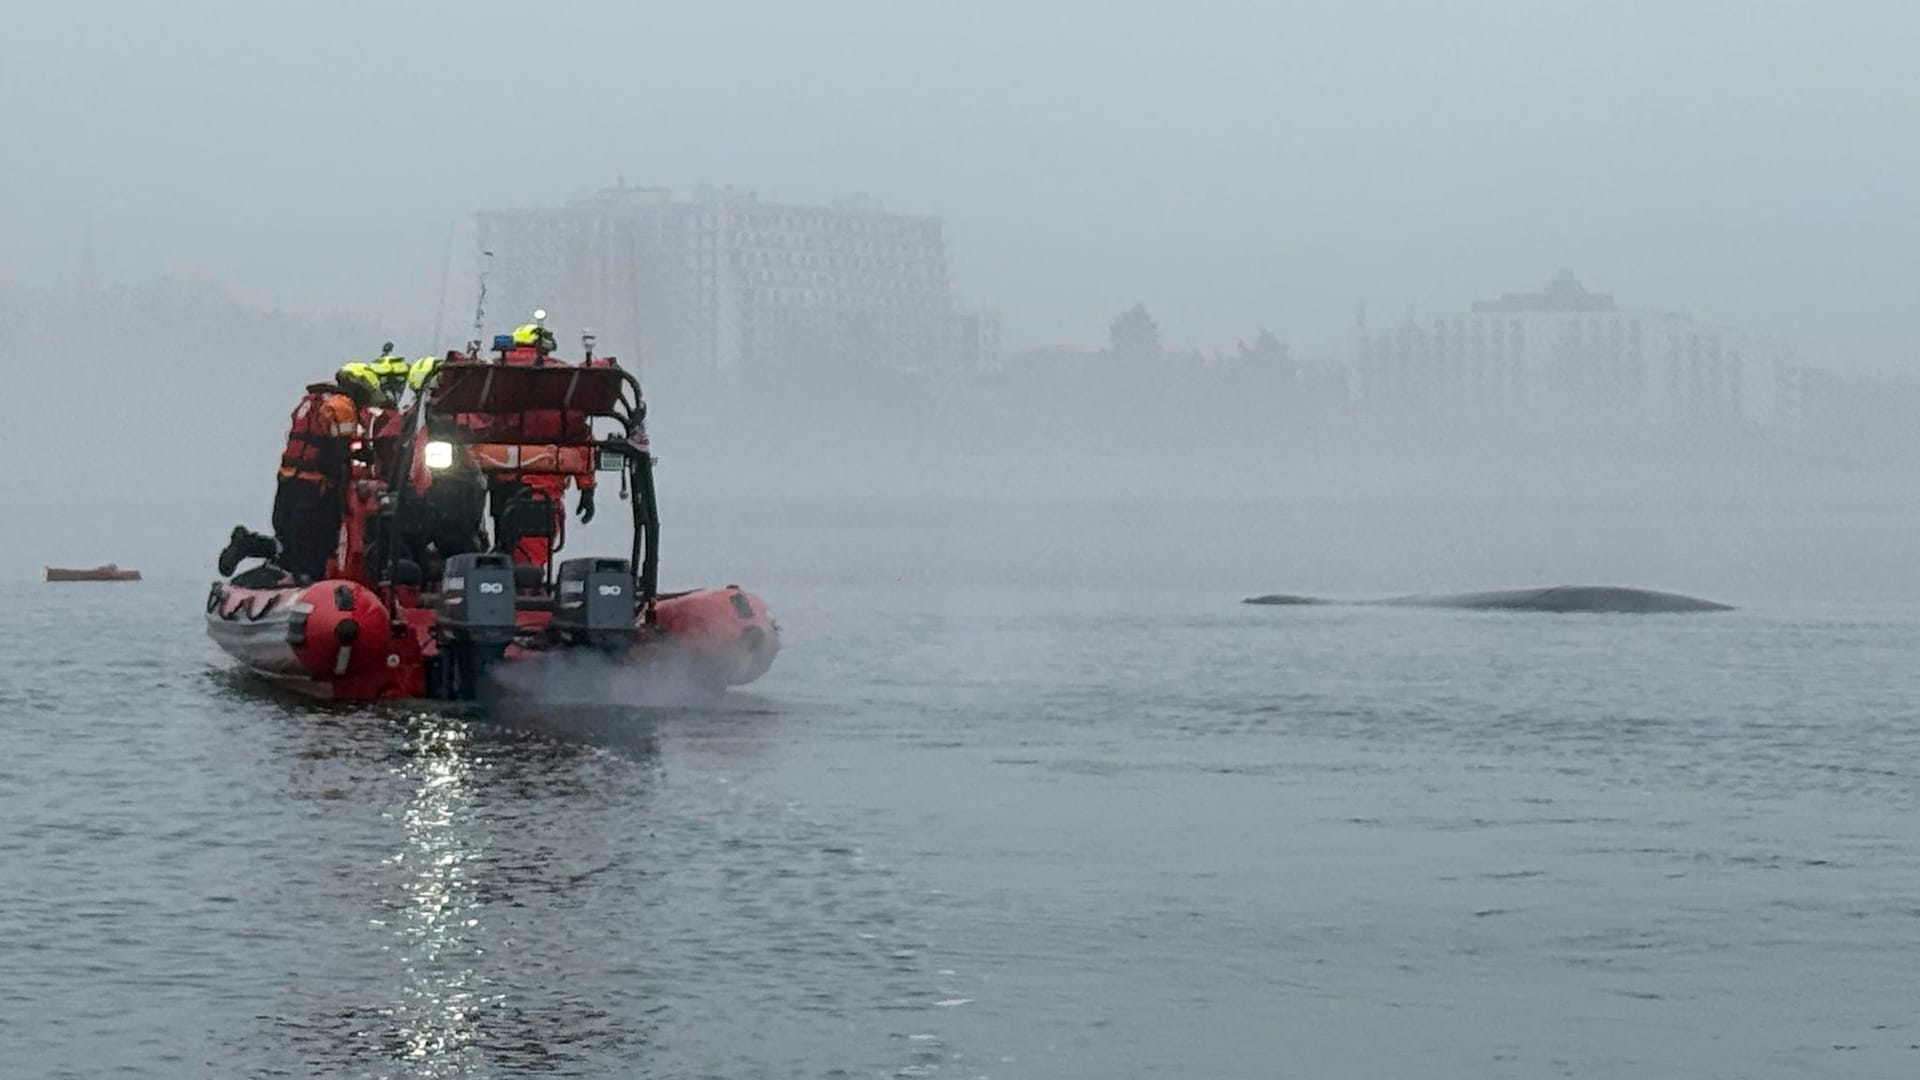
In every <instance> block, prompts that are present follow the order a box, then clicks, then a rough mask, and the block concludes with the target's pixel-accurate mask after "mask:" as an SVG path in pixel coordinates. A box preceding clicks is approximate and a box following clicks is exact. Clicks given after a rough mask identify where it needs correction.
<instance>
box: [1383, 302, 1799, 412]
mask: <svg viewBox="0 0 1920 1080" xmlns="http://www.w3.org/2000/svg"><path fill="white" fill-rule="evenodd" d="M1352 370H1353V377H1354V390H1355V396H1356V398H1357V399H1358V402H1359V404H1361V405H1362V406H1363V407H1366V408H1369V409H1372V410H1374V411H1377V412H1383V413H1388V414H1395V413H1400V414H1404V413H1408V412H1419V413H1424V414H1427V415H1429V416H1431V417H1432V418H1434V419H1435V420H1436V422H1446V421H1447V420H1448V419H1449V418H1452V419H1456V420H1458V421H1459V422H1461V423H1475V424H1498V425H1501V426H1503V427H1504V428H1506V429H1507V430H1511V431H1516V432H1525V431H1530V430H1554V431H1568V430H1576V431H1577V430H1590V431H1595V432H1624V431H1639V432H1648V433H1658V432H1684V431H1700V430H1706V429H1735V428H1791V427H1795V426H1797V425H1798V424H1799V422H1800V420H1801V415H1802V408H1803V401H1802V397H1803V390H1802V387H1803V383H1802V380H1801V376H1800V369H1799V366H1798V364H1797V362H1796V360H1795V358H1794V355H1793V353H1792V350H1791V349H1789V348H1787V347H1786V346H1784V345H1781V344H1779V343H1777V342H1772V341H1768V340H1766V339H1764V338H1760V337H1757V336H1755V335H1751V334H1746V333H1743V332H1740V331H1737V330H1730V329H1726V328H1722V327H1715V326H1709V325H1706V324H1703V323H1700V322H1697V321H1696V320H1694V319H1693V318H1692V317H1691V316H1689V315H1685V314H1680V313H1675V312H1666V311H1633V310H1626V309H1623V308H1621V307H1620V306H1619V305H1618V304H1616V303H1615V302H1614V299H1613V297H1612V296H1610V295H1607V294H1604V293H1593V292H1588V291H1587V290H1586V289H1585V288H1584V287H1583V286H1581V284H1580V283H1579V282H1578V281H1577V280H1575V278H1574V277H1573V275H1572V274H1571V273H1567V272H1562V273H1560V274H1559V275H1557V276H1556V277H1555V278H1553V280H1551V281H1549V282H1548V283H1547V286H1546V288H1545V289H1543V290H1542V291H1540V292H1536V293H1509V294H1506V295H1504V296H1502V297H1501V298H1500V299H1498V300H1487V301H1481V302H1478V303H1475V304H1474V305H1473V307H1472V309H1471V310H1470V311H1466V312H1461V313H1457V314H1450V315H1440V316H1436V317H1433V318H1431V319H1429V320H1426V321H1424V322H1415V321H1414V320H1412V319H1409V320H1407V321H1405V322H1403V323H1401V324H1400V325H1398V326H1394V327H1391V328H1388V329H1386V330H1383V331H1379V332H1369V331H1367V330H1366V329H1364V328H1359V329H1357V330H1356V332H1355V335H1354V338H1353V342H1352Z"/></svg>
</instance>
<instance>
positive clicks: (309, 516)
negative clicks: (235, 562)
mask: <svg viewBox="0 0 1920 1080" xmlns="http://www.w3.org/2000/svg"><path fill="white" fill-rule="evenodd" d="M375 385H376V384H374V383H370V382H368V381H366V380H365V379H364V378H362V377H357V376H356V374H355V373H354V372H350V371H348V370H346V369H344V368H342V369H341V370H340V371H337V372H335V373H334V376H333V381H331V382H321V383H313V384H312V385H310V386H308V387H307V393H306V396H305V397H302V398H301V399H300V403H299V404H298V405H296V406H294V409H293V416H292V423H291V426H290V427H289V428H288V431H287V447H286V450H285V451H284V452H282V453H281V455H280V471H279V483H278V485H277V487H276V488H275V490H274V495H273V538H274V540H275V542H276V543H278V544H279V546H280V562H281V565H282V566H283V567H284V568H285V569H286V570H287V571H288V572H290V573H292V574H293V575H294V577H295V578H296V579H299V580H305V581H315V580H318V579H319V578H321V577H322V576H324V575H325V574H326V572H327V557H328V555H330V554H332V552H333V550H334V547H335V545H337V544H338V543H339V539H340V517H341V513H342V511H343V509H344V506H345V496H346V485H347V483H348V481H349V480H350V478H351V476H352V454H353V441H354V438H355V437H356V436H358V435H359V433H360V418H359V417H360V409H361V408H362V407H363V406H366V405H370V404H371V403H372V402H373V400H374V395H375V393H376V392H377V391H376V390H375Z"/></svg>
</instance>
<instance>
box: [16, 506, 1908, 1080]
mask: <svg viewBox="0 0 1920 1080" xmlns="http://www.w3.org/2000/svg"><path fill="white" fill-rule="evenodd" d="M669 509H670V510H675V509H676V508H675V507H673V506H672V505H671V504H670V506H669ZM670 522H672V526H671V527H672V528H673V530H674V531H672V532H670V533H669V542H670V544H675V545H678V546H677V547H670V548H669V558H668V560H667V564H668V567H669V573H668V575H667V576H668V578H669V583H670V584H675V585H678V584H686V583H692V582H702V581H707V582H711V581H725V580H739V581H741V582H742V583H744V584H747V585H749V586H750V587H754V588H756V589H758V590H760V591H761V592H763V593H764V594H765V595H766V596H767V597H768V598H769V600H770V602H771V603H772V604H773V606H774V608H775V611H776V613H777V614H778V615H779V617H780V619H781V622H782V625H783V627H784V629H785V631H786V651H785V652H784V654H783V655H782V657H781V659H780V661H779V663H778V665H777V667H776V669H775V671H774V672H773V674H772V675H770V676H769V677H768V678H767V679H765V680H764V681H763V682H762V683H760V684H758V685H756V686H754V687H753V688H752V690H751V693H742V694H737V695H734V696H733V697H732V698H731V699H730V700H728V701H727V702H725V703H723V704H722V705H719V706H716V707H714V708H712V709H708V710H700V711H690V710H674V709H655V710H613V709H598V710H591V709H578V708H559V707H539V706H529V707H525V708H521V709H516V710H514V711H512V712H510V713H508V712H499V713H494V714H487V715H472V714H461V713H456V712H423V711H416V710H409V709H402V708H321V707H315V706H312V705H307V704H302V703H299V702H294V701H289V700H286V699H283V698H279V697H275V696H273V695H272V694H269V693H266V692H263V691H262V690H261V689H259V688H258V687H256V686H254V685H253V684H251V683H250V682H248V681H247V680H245V679H241V678H236V677H234V676H233V675H232V674H231V672H230V666H229V664H228V663H227V662H226V660H225V658H224V657H223V656H222V655H221V654H220V653H219V652H218V650H216V649H215V648H214V647H213V646H212V645H211V643H210V642H208V641H207V639H206V638H205V636H204V634H203V632H202V629H201V616H200V602H201V599H202V596H203V594H204V588H205V578H204V577H199V576H193V575H182V576H169V577H165V578H161V579H155V580H150V581H147V582H143V583H140V584H138V585H118V586H81V585H70V586H50V585H45V584H42V583H38V582H27V583H12V584H7V585H4V586H0V610H4V611H5V612H6V615H5V616H4V617H0V657H4V660H0V717H4V722H5V733H6V738H7V741H8V745H7V752H6V753H5V754H4V755H0V976H3V977H0V1062H5V1063H6V1064H5V1068H4V1074H5V1075H6V1076H8V1077H62V1076H72V1077H98V1076H260V1075H286V1076H309V1075H327V1076H368V1077H387V1076H391V1077H465V1076H476V1077H479V1076H518V1075H529V1074H538V1075H549V1076H557V1077H585V1076H650V1077H705V1076H715V1077H765V1076H782V1077H787V1076H792V1077H831V1076H846V1077H868V1076H875V1077H884V1076H932V1077H983V1076H984V1077H995V1078H1001V1077H1116V1076H1155V1077H1158V1076H1166V1077H1189V1076H1208V1077H1249V1078H1252V1077H1272V1076H1303V1077H1327V1076H1355V1077H1360V1076H1368V1077H1371V1076H1422V1077H1462V1078H1465V1077H1476V1078H1478V1077H1527V1078H1532V1077H1543V1076H1562V1075H1564V1076H1581V1077H1645V1076H1676V1077H1728V1078H1736V1077H1737V1078H1754V1077H1782V1078H1786V1077H1793V1078H1804V1077H1822V1076H1833V1077H1911V1076H1914V1075H1920V1019H1916V1016H1915V1011H1914V1003H1915V1001H1916V990H1917V989H1920V858H1917V856H1920V843H1916V841H1920V831H1917V830H1916V827H1915V817H1914V814H1915V810H1916V808H1920V756H1917V755H1920V706H1917V704H1916V703H1920V676H1916V674H1915V670H1916V665H1915V662H1914V661H1915V658H1916V657H1920V573H1915V572H1913V571H1911V569H1910V567H1909V561H1910V559H1909V555H1908V552H1909V551H1910V550H1911V549H1912V547H1913V545H1912V544H1911V542H1910V538H1911V537H1912V536H1914V535H1915V533H1916V532H1920V516H1916V515H1914V514H1912V513H1909V512H1904V511H1901V512H1893V511H1887V510H1884V509H1876V508H1874V507H1871V506H1867V505H1851V504H1844V503H1819V502H1816V501H1808V502H1806V503H1805V504H1804V505H1801V506H1798V507H1788V508H1784V509H1783V508H1782V507H1780V506H1768V507H1763V508H1753V507H1747V508H1742V507H1739V506H1726V505H1716V504H1712V503H1705V504H1702V503H1698V502H1694V503H1689V504H1688V505H1687V506H1685V507H1684V508H1681V509H1680V510H1676V509H1673V508H1658V507H1655V508H1649V507H1647V506H1644V505H1630V506H1615V507H1610V508H1609V507H1581V508H1573V507H1569V506H1550V507H1546V508H1544V509H1543V508H1540V507H1527V506H1520V505H1513V504H1504V503H1487V504H1482V505H1476V506H1474V507H1470V508H1467V509H1466V510H1461V509H1458V508H1454V509H1440V508H1434V507H1421V506H1418V505H1409V506H1401V507H1398V508H1394V507H1377V506H1376V507H1356V506H1333V505H1319V504H1315V505H1291V506H1280V505H1266V506H1260V505H1190V506H1171V505H1161V506H1128V505H1119V504H1105V505H1101V504H1095V505H1083V506H1074V507H1066V508H1051V509H1049V508H1041V507H992V506H979V505H967V506H955V505H939V504H934V503H918V504H909V503H863V504H850V505H837V506H816V507H805V506H797V505H740V506H731V507H723V506H705V507H702V506H697V505H689V506H686V507H681V508H678V509H677V513H676V514H675V515H673V516H670ZM227 524H229V523H228V522H225V521H209V522H208V523H206V526H205V531H206V532H207V534H208V536H209V543H208V546H209V549H211V548H212V547H214V546H217V543H218V541H219V539H220V537H221V536H222V535H223V534H224V531H225V527H226V525H227ZM123 561H127V562H131V561H133V560H131V559H123ZM1559 581H1611V582H1617V583H1623V584H1639V585H1645V586H1648V587H1655V588H1671V589H1677V590H1680V591H1687V592H1693V593H1697V594H1701V595H1706V596H1710V597H1712V598H1715V599H1721V600H1726V601H1729V602H1733V603H1736V604H1740V605H1741V606H1742V607H1741V610H1739V611H1737V612H1733V613H1728V614H1724V615H1711V616H1687V617H1671V618H1634V617H1607V616H1584V617H1551V616H1547V617H1542V616H1524V615H1490V614H1476V613H1461V612H1445V611H1408V610H1395V609H1377V608H1313V609H1267V608H1255V607H1246V606H1242V605H1240V604H1238V603H1237V601H1238V600H1239V598H1240V597H1241V596H1243V595H1246V594H1248V593H1252V592H1263V591H1281V590H1284V591H1297V592H1318V593H1323V594H1324V593H1333V594H1337V595H1355V596H1360V595H1380V594H1390V593H1394V592H1400V591H1409V590H1412V589H1428V588H1431V589H1450V588H1479V587H1499V586H1520V585H1533V584H1550V583H1555V582H1559Z"/></svg>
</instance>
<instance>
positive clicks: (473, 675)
mask: <svg viewBox="0 0 1920 1080" xmlns="http://www.w3.org/2000/svg"><path fill="white" fill-rule="evenodd" d="M513 610H514V605H513V559H512V557H511V556H508V555H502V554H497V553H491V552H474V553H470V554H465V555H455V556H453V557H451V558H449V559H448V560H447V564H446V569H445V570H444V571H443V572H442V574H441V586H440V619H439V625H440V663H439V670H438V671H437V672H436V673H435V674H436V676H437V677H436V678H435V683H436V685H437V686H438V688H439V690H440V694H439V696H441V697H445V698H453V699H468V698H472V697H473V696H474V692H475V690H476V689H477V688H478V686H479V684H480V677H481V675H483V674H484V673H485V672H486V669H487V667H488V666H489V665H491V664H492V663H493V662H494V661H496V660H499V659H500V658H501V657H502V656H503V655H505V653H506V651H507V645H508V644H509V643H511V642H512V641H513V634H514V619H513Z"/></svg>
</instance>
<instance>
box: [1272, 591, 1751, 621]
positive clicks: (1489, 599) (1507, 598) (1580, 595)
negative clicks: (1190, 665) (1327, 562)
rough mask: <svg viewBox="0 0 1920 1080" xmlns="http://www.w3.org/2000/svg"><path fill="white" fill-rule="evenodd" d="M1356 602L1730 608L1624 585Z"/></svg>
mask: <svg viewBox="0 0 1920 1080" xmlns="http://www.w3.org/2000/svg"><path fill="white" fill-rule="evenodd" d="M1245 602H1246V603H1249V604H1265V605H1272V606H1298V605H1313V604H1334V603H1339V601H1336V600H1322V599H1320V598H1318V597H1312V596H1294V595H1290V594H1287V593H1272V594H1269V595H1266V596H1251V597H1248V598H1247V599H1246V601H1245ZM1356 602H1357V603H1362V604H1384V605H1391V606H1395V607H1440V608H1459V609H1464V610H1468V611H1545V612H1554V613H1560V614H1566V613H1573V612H1580V613H1599V614H1623V615H1652V614H1672V613H1680V612H1698V611H1732V610H1734V609H1733V606H1732V605H1730V604H1722V603H1717V602H1715V601H1713V600H1702V599H1700V598H1699V597H1697V596H1683V595H1681V594H1680V593H1670V592H1657V591H1655V590H1652V589H1629V588H1624V587H1621V586H1617V585H1555V586H1551V587H1548V588H1539V589H1502V590H1496V591H1492V592H1469V593H1446V594H1426V593H1421V594H1416V595H1413V596H1395V597H1390V598H1388V599H1385V600H1362V601H1356Z"/></svg>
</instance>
